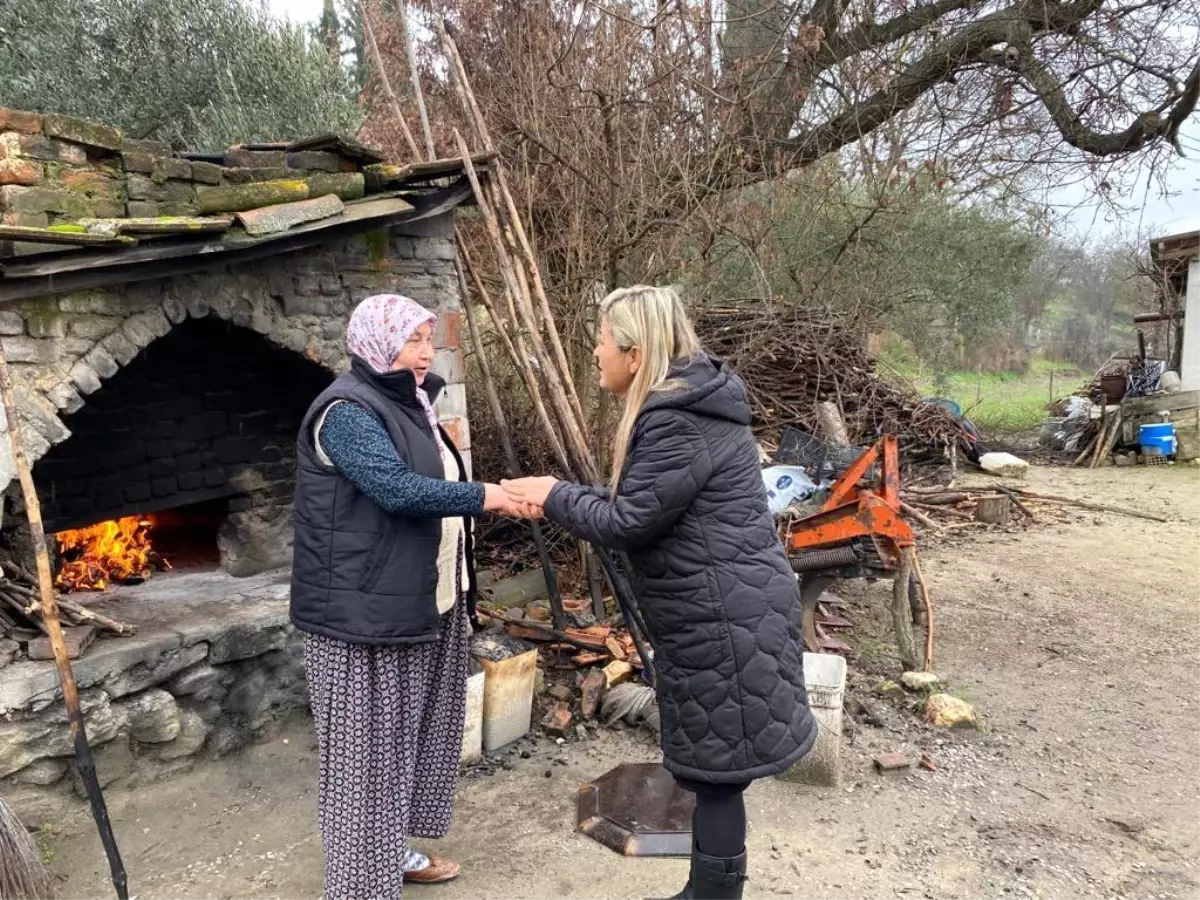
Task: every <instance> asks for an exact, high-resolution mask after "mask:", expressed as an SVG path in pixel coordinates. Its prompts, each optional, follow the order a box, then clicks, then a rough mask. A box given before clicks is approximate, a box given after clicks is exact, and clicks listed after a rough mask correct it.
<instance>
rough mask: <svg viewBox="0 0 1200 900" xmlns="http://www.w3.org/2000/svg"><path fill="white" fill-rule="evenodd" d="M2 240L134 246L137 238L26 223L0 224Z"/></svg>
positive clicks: (91, 245) (75, 244)
mask: <svg viewBox="0 0 1200 900" xmlns="http://www.w3.org/2000/svg"><path fill="white" fill-rule="evenodd" d="M0 240H11V241H26V242H28V243H33V244H65V245H67V246H71V247H105V248H111V247H132V246H134V245H136V244H137V239H136V238H131V237H121V236H119V235H110V234H90V233H89V232H87V231H59V230H54V229H50V228H28V227H26V226H24V225H0Z"/></svg>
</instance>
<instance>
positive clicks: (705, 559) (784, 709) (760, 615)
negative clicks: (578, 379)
mask: <svg viewBox="0 0 1200 900" xmlns="http://www.w3.org/2000/svg"><path fill="white" fill-rule="evenodd" d="M672 376H674V377H676V378H680V379H682V380H683V381H684V382H685V383H686V387H685V388H681V389H676V390H670V391H664V392H661V393H657V394H654V395H652V396H651V398H650V399H649V400H648V401H647V403H646V405H645V407H644V408H643V409H642V412H641V414H640V415H639V416H638V419H637V422H636V424H635V426H634V430H633V436H632V440H631V444H630V450H629V456H628V459H627V461H626V464H625V470H624V472H623V474H622V478H621V485H620V489H619V492H618V497H617V500H616V502H615V503H613V502H610V501H609V499H607V497H605V496H602V494H603V492H602V491H600V490H598V489H596V488H592V487H586V486H583V485H574V484H560V485H558V486H556V487H555V488H554V490H553V491H552V492H551V493H550V496H549V498H548V499H547V501H546V505H545V510H546V515H547V517H549V518H550V519H552V520H553V521H555V522H558V523H559V524H560V525H562V526H563V527H564V528H566V529H567V530H568V531H570V532H571V533H572V534H574V535H576V536H577V537H581V538H584V539H586V540H589V541H592V542H593V543H596V544H599V545H601V546H605V547H611V548H614V549H618V550H623V551H625V552H626V553H628V554H629V559H630V563H631V564H632V567H633V575H634V580H635V590H636V591H637V595H638V600H639V602H640V603H641V607H642V613H643V615H644V616H645V619H646V627H647V629H648V630H649V631H650V635H649V637H650V640H651V643H652V644H653V647H654V659H655V669H656V671H657V675H658V704H659V711H660V714H661V718H662V748H663V756H664V765H665V766H666V767H667V769H668V770H669V771H671V772H672V773H674V774H676V775H680V776H683V777H686V778H692V779H696V780H700V781H708V782H741V781H750V780H752V779H755V778H762V777H764V776H767V775H773V774H775V773H778V772H782V771H784V770H785V769H787V768H789V767H790V766H791V765H792V764H793V763H795V762H796V761H797V760H798V759H800V757H802V756H803V755H804V754H805V753H807V752H808V751H809V749H810V748H811V747H812V743H813V741H814V739H815V738H816V723H815V722H814V721H813V718H812V715H811V714H810V713H809V710H808V696H807V695H806V693H805V691H804V669H803V656H802V646H803V645H802V642H801V636H800V597H799V591H798V589H797V586H796V580H795V576H794V575H793V574H792V571H791V568H790V567H789V566H788V562H787V559H786V558H785V556H784V553H783V548H782V546H781V545H780V543H779V538H778V536H777V535H776V532H775V523H774V521H773V519H772V517H771V514H770V513H769V512H768V510H767V497H766V490H765V488H764V487H763V481H762V476H761V475H760V474H759V465H758V451H757V447H756V445H755V443H754V439H753V438H752V437H751V435H750V428H749V425H750V407H749V405H748V404H747V402H746V393H745V388H744V387H743V385H742V382H741V380H740V379H739V378H738V377H737V376H736V375H734V374H733V373H732V372H731V371H730V370H729V369H728V368H726V367H725V366H724V364H723V363H721V362H720V361H718V360H714V359H709V358H707V357H702V358H698V359H694V360H691V361H688V362H686V363H685V362H680V363H679V364H677V366H676V367H675V368H674V369H673V370H672Z"/></svg>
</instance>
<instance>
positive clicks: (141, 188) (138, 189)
mask: <svg viewBox="0 0 1200 900" xmlns="http://www.w3.org/2000/svg"><path fill="white" fill-rule="evenodd" d="M125 193H126V194H128V195H129V199H130V200H161V199H162V188H160V187H159V186H158V185H157V184H155V183H154V182H153V181H151V180H150V179H149V178H147V177H146V176H144V175H130V176H129V177H128V178H126V179H125Z"/></svg>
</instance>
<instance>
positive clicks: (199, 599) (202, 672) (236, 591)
mask: <svg viewBox="0 0 1200 900" xmlns="http://www.w3.org/2000/svg"><path fill="white" fill-rule="evenodd" d="M147 588H148V589H149V590H151V591H153V592H154V593H153V594H152V595H149V596H146V595H143V596H141V597H137V596H136V595H130V596H128V597H126V598H124V599H123V600H122V601H121V602H120V603H119V604H118V608H119V610H120V613H119V614H121V615H123V616H125V617H126V618H128V619H131V620H133V621H136V622H137V624H138V626H139V633H138V634H137V635H135V636H133V637H127V638H118V639H111V640H104V641H101V642H99V643H97V644H95V645H93V648H92V650H91V651H90V652H89V653H88V654H86V655H85V656H84V657H83V658H82V659H80V660H77V661H76V662H75V663H74V668H75V673H76V679H77V681H78V684H79V687H80V697H81V702H82V709H83V713H84V722H85V729H86V731H87V734H88V738H89V740H90V743H91V745H92V748H93V752H94V754H95V757H96V765H97V771H98V773H99V775H100V779H101V785H102V786H107V785H109V784H111V783H113V782H120V783H122V784H123V785H126V786H131V785H133V784H135V783H138V782H147V781H154V780H158V779H161V778H166V777H171V776H172V775H175V774H177V773H179V772H181V771H186V770H187V769H189V768H191V766H192V765H193V764H194V763H195V761H196V760H197V759H201V758H215V757H220V756H224V755H226V754H228V753H231V752H233V751H235V750H238V749H240V748H241V747H243V746H245V745H246V744H247V743H250V742H252V741H256V740H260V739H263V738H264V737H267V736H269V735H270V734H272V733H274V731H275V729H276V728H277V726H278V725H279V724H280V723H281V722H283V721H284V720H286V718H287V717H288V716H290V715H291V714H293V713H296V712H302V711H304V710H305V709H306V707H307V702H308V697H307V691H306V688H305V683H304V664H303V657H304V654H303V638H302V636H301V635H300V634H299V633H298V632H296V631H295V630H294V629H293V628H292V627H291V626H290V625H289V624H288V621H287V593H288V576H287V573H286V571H285V572H275V573H267V574H264V575H259V576H257V577H254V578H248V579H238V580H231V579H230V578H229V576H227V575H224V574H222V573H211V574H204V575H197V576H188V577H187V578H186V579H183V580H180V581H178V582H176V583H174V584H173V585H169V584H167V583H166V582H164V583H163V584H162V585H148V586H147ZM205 595H207V596H208V597H210V598H211V597H212V596H216V595H220V596H221V599H220V600H213V599H204V598H205ZM114 612H115V610H114ZM60 698H61V691H60V690H59V687H58V679H57V676H56V673H55V672H54V667H53V665H52V664H48V663H34V662H28V661H27V662H20V663H15V664H13V665H11V666H10V667H9V668H8V669H6V670H5V671H4V674H3V676H2V677H0V797H3V798H4V800H5V802H6V803H7V804H8V805H9V806H10V807H12V808H13V810H14V811H15V812H16V813H17V815H18V816H19V817H20V818H21V819H22V821H24V822H26V823H28V824H31V825H35V826H36V825H38V824H41V823H43V822H46V821H53V820H55V819H56V818H57V817H58V816H59V815H60V814H61V813H62V812H63V811H65V810H66V809H68V808H71V807H74V808H79V807H80V806H81V803H80V799H81V798H82V797H83V796H84V792H83V785H82V783H81V782H80V780H79V777H78V773H77V771H76V769H75V766H74V760H73V748H72V745H71V741H70V736H69V732H68V730H67V727H66V713H65V709H64V707H63V705H62V702H61V699H60Z"/></svg>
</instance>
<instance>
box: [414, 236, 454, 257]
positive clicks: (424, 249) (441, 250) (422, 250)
mask: <svg viewBox="0 0 1200 900" xmlns="http://www.w3.org/2000/svg"><path fill="white" fill-rule="evenodd" d="M457 254H458V251H457V250H456V249H455V247H454V241H452V240H447V239H445V238H427V239H426V240H423V241H418V242H417V253H416V257H417V259H442V260H453V259H454V258H455V257H456V256H457Z"/></svg>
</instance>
